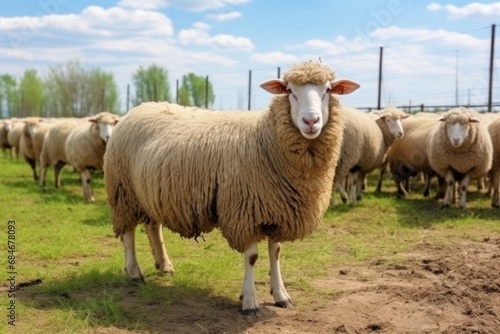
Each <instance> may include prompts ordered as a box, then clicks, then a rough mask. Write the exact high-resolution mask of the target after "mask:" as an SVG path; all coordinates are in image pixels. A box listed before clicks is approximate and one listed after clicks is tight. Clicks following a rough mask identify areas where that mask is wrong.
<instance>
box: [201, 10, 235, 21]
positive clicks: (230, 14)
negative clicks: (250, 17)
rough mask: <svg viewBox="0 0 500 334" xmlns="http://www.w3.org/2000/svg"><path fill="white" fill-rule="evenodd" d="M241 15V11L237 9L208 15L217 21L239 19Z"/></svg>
mask: <svg viewBox="0 0 500 334" xmlns="http://www.w3.org/2000/svg"><path fill="white" fill-rule="evenodd" d="M239 17H241V13H240V12H237V11H232V12H227V13H220V14H210V15H208V18H210V19H213V20H215V21H229V20H234V19H237V18H239Z"/></svg>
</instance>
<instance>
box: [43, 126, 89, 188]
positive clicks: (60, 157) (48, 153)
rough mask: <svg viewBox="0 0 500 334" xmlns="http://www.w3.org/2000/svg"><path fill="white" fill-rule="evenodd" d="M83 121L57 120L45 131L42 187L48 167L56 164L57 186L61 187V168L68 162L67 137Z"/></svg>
mask: <svg viewBox="0 0 500 334" xmlns="http://www.w3.org/2000/svg"><path fill="white" fill-rule="evenodd" d="M82 121H83V120H82V119H65V120H64V121H60V122H57V124H55V125H54V126H53V127H51V128H50V129H49V130H48V131H47V133H45V135H44V138H43V146H42V151H41V153H40V180H39V182H40V186H41V187H45V179H46V175H47V168H48V167H49V166H54V176H55V177H54V184H55V187H56V188H59V187H60V186H61V169H62V168H63V167H64V166H65V165H66V164H67V163H68V158H67V157H66V151H65V143H66V139H67V138H68V136H69V134H70V133H71V131H72V130H73V129H74V128H76V127H77V126H78V125H79V124H80V123H81V122H82Z"/></svg>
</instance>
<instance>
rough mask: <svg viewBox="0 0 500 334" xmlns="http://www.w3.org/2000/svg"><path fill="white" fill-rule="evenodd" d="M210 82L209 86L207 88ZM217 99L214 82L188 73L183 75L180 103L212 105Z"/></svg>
mask: <svg viewBox="0 0 500 334" xmlns="http://www.w3.org/2000/svg"><path fill="white" fill-rule="evenodd" d="M207 83H208V88H207ZM214 101H215V95H214V93H213V88H212V83H211V82H210V81H209V80H207V78H205V77H202V76H199V75H196V74H194V73H188V74H187V75H183V76H182V85H181V88H180V89H179V104H182V105H186V106H197V107H205V106H207V107H211V106H212V105H213V103H214Z"/></svg>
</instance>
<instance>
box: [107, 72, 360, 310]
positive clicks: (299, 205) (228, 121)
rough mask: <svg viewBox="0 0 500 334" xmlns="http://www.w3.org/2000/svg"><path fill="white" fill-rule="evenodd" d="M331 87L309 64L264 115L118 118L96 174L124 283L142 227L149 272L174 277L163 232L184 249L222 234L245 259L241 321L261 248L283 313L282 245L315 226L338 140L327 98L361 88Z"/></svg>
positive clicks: (165, 109)
mask: <svg viewBox="0 0 500 334" xmlns="http://www.w3.org/2000/svg"><path fill="white" fill-rule="evenodd" d="M334 79H335V77H334V74H333V72H332V71H331V70H330V69H329V68H328V67H327V66H325V65H322V64H319V63H316V62H305V63H302V64H299V65H296V66H294V67H292V68H291V69H290V70H289V71H287V72H286V73H285V75H284V77H283V79H282V80H280V79H274V80H270V81H267V82H265V83H263V84H262V85H261V87H262V88H264V89H265V90H267V91H268V92H271V93H274V94H278V96H275V97H274V98H273V99H272V101H271V102H270V105H269V106H268V108H267V109H266V110H265V111H261V112H234V113H233V112H231V113H230V112H213V111H208V110H203V109H199V108H185V107H181V106H178V105H175V104H169V103H144V104H142V105H140V106H138V107H136V108H134V109H133V110H131V111H130V112H129V113H128V114H127V115H125V116H124V117H123V118H122V119H121V120H120V122H119V123H118V124H117V126H116V127H115V130H114V132H113V136H112V137H111V139H110V140H109V142H108V145H107V148H106V153H105V155H104V175H105V184H106V191H107V194H108V201H109V205H110V207H111V213H112V220H113V230H114V232H115V234H116V236H119V237H120V238H121V241H122V242H123V246H124V248H125V263H126V271H127V273H128V275H129V276H130V277H131V278H133V279H135V280H143V274H142V273H141V270H140V268H139V264H138V262H137V258H136V255H135V246H134V238H135V237H134V235H135V228H136V226H137V225H138V224H139V223H140V222H144V223H146V225H147V232H148V234H149V240H150V243H151V245H152V248H153V255H154V258H155V265H156V268H158V269H159V270H160V271H162V272H167V273H173V267H172V264H171V262H170V260H169V258H168V256H167V253H166V251H165V248H164V245H163V236H162V233H161V226H162V224H163V225H164V226H165V227H167V228H169V229H170V230H172V231H174V232H176V233H179V234H180V235H181V236H182V237H185V238H196V237H199V236H200V235H202V234H203V233H207V232H209V231H211V230H213V229H214V228H219V229H220V230H221V232H222V235H223V236H224V237H225V238H226V240H227V242H228V244H229V246H230V247H231V248H233V249H235V250H236V251H238V252H241V253H244V261H245V277H244V281H243V289H242V295H241V301H242V310H243V312H244V313H245V314H248V313H254V312H256V311H257V310H258V308H259V303H258V301H257V296H256V290H255V284H254V265H255V262H256V260H257V257H258V250H257V244H258V242H259V241H261V240H263V239H266V238H267V239H268V252H269V255H270V256H269V258H270V281H271V284H270V288H271V294H272V295H273V298H274V301H275V303H276V305H278V306H281V307H291V306H292V303H291V300H290V297H289V295H288V293H287V292H286V290H285V286H284V284H283V280H282V278H281V274H280V268H279V257H280V251H281V242H284V241H293V240H296V239H301V238H303V237H305V236H307V235H309V234H310V233H311V232H312V231H314V230H315V229H316V228H317V225H318V224H319V222H320V221H321V220H322V218H323V214H324V213H325V211H326V209H327V207H328V200H329V198H330V193H331V187H332V182H331V180H332V179H333V176H334V172H335V170H334V166H335V164H336V161H337V159H338V156H339V153H340V145H341V141H342V127H343V116H342V112H341V109H340V103H339V100H338V98H337V97H335V96H333V95H332V94H348V93H350V92H352V91H354V90H355V89H357V88H358V87H359V86H358V85H357V84H356V83H354V82H352V81H349V80H334Z"/></svg>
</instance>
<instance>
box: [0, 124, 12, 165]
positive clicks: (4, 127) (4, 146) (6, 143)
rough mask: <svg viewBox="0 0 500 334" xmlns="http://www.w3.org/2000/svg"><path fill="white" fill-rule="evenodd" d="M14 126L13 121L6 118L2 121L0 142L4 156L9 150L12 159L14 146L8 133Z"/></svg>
mask: <svg viewBox="0 0 500 334" xmlns="http://www.w3.org/2000/svg"><path fill="white" fill-rule="evenodd" d="M11 128H12V121H11V120H8V119H5V120H2V121H1V122H0V144H1V145H2V150H3V152H4V156H5V153H6V151H9V155H10V158H11V159H12V146H11V145H10V144H9V141H8V139H7V135H8V133H9V131H10V129H11Z"/></svg>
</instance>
